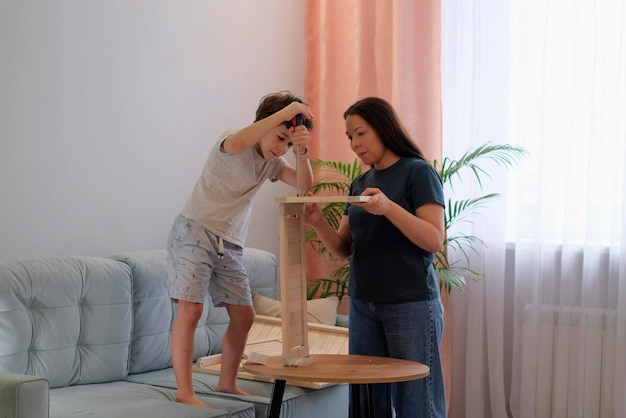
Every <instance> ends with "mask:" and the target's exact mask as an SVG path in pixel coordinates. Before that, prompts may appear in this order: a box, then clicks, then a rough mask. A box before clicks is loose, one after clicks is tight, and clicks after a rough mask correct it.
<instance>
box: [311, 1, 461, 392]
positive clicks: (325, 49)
mask: <svg viewBox="0 0 626 418" xmlns="http://www.w3.org/2000/svg"><path fill="white" fill-rule="evenodd" d="M306 8H307V10H306V16H307V17H306V26H307V27H306V44H307V51H306V52H307V67H306V68H307V74H306V93H305V96H306V99H307V101H308V102H309V104H310V105H311V108H312V109H313V112H314V113H315V116H316V119H315V129H314V131H313V134H312V141H311V145H310V148H311V155H312V157H313V158H321V159H324V160H336V161H344V162H352V161H353V160H354V158H355V155H354V153H353V152H352V150H351V149H350V145H349V142H348V140H347V138H346V135H345V125H344V121H343V112H344V111H345V110H346V109H347V108H348V106H350V105H351V104H352V103H354V102H355V101H356V100H358V99H360V98H364V97H367V96H379V97H382V98H384V99H386V100H388V101H389V102H390V103H391V104H392V105H393V106H394V108H395V109H396V111H397V112H398V115H399V116H400V118H401V119H402V121H403V123H404V124H405V126H406V128H407V130H408V132H409V133H410V134H411V136H412V137H413V139H414V140H415V142H416V144H417V145H418V146H419V147H420V149H421V150H422V152H423V153H424V155H425V156H426V158H427V159H429V160H433V159H441V81H440V80H441V75H440V40H441V36H440V0H411V1H408V0H308V1H307V6H306ZM314 257H315V256H314V254H313V253H312V252H311V253H309V254H308V258H309V260H310V261H309V262H308V263H307V265H308V270H307V276H308V277H309V278H317V277H330V272H332V270H333V266H332V265H329V264H328V263H326V264H324V263H323V262H320V260H319V258H314ZM442 297H443V299H444V304H447V303H446V302H447V295H445V294H444V295H442ZM340 312H342V313H345V312H346V307H345V305H344V306H342V307H340ZM445 321H446V323H449V321H448V311H447V310H446V317H445ZM442 355H443V361H444V374H445V375H446V387H447V391H449V383H450V379H449V378H448V376H450V370H449V364H450V360H449V355H450V333H449V331H448V329H446V330H445V331H444V344H443V348H442Z"/></svg>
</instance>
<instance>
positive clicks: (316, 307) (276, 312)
mask: <svg viewBox="0 0 626 418" xmlns="http://www.w3.org/2000/svg"><path fill="white" fill-rule="evenodd" d="M252 304H253V305H254V310H255V311H256V313H258V314H259V315H267V316H274V317H278V318H280V316H281V303H280V301H279V300H275V299H272V298H268V297H267V296H263V295H260V294H258V293H257V292H252ZM338 306H339V299H338V298H337V296H329V297H327V298H320V299H311V300H307V301H306V308H307V313H308V316H309V322H314V323H317V324H325V325H335V322H336V321H337V307H338Z"/></svg>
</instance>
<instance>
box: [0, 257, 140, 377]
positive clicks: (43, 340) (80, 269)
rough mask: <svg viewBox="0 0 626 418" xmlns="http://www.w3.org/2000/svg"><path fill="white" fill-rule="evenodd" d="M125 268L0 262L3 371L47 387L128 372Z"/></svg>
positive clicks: (70, 261)
mask: <svg viewBox="0 0 626 418" xmlns="http://www.w3.org/2000/svg"><path fill="white" fill-rule="evenodd" d="M131 296H132V283H131V271H130V268H128V266H127V265H125V264H123V263H119V262H117V261H114V260H110V259H103V258H96V257H41V258H30V259H16V260H8V261H0V370H2V371H6V372H10V373H21V374H28V375H37V376H41V377H45V378H46V379H47V380H48V382H49V385H50V387H51V388H54V387H62V386H69V385H76V384H87V383H103V382H110V381H116V380H120V379H123V378H124V377H125V376H126V375H127V370H128V359H129V353H130V351H129V350H130V341H131V329H132V297H131Z"/></svg>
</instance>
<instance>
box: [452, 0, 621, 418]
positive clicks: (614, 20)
mask: <svg viewBox="0 0 626 418" xmlns="http://www.w3.org/2000/svg"><path fill="white" fill-rule="evenodd" d="M625 3H626V1H624V0H596V1H592V0H506V1H505V0H500V1H484V0H442V2H441V9H442V10H441V19H442V20H441V23H442V52H441V53H442V103H443V107H442V119H443V154H444V155H445V156H448V157H452V158H454V157H458V156H460V155H461V154H462V153H463V152H465V151H466V150H467V149H469V148H474V147H476V146H477V145H480V144H482V143H484V142H488V141H491V142H496V143H511V144H517V145H521V146H523V147H525V148H526V149H527V150H528V151H529V153H530V158H528V159H527V160H526V161H522V163H521V164H519V165H518V166H516V167H515V168H514V169H513V170H512V171H511V172H505V171H502V170H500V169H498V168H497V167H488V170H489V171H490V172H491V173H496V175H494V176H493V182H491V183H489V184H486V185H485V188H488V189H489V190H488V191H489V192H500V193H502V194H503V197H502V198H500V199H498V200H497V201H495V202H494V203H493V204H490V205H488V206H487V207H485V208H484V210H483V211H482V213H481V214H480V215H478V216H476V217H474V218H473V219H472V223H470V224H466V225H465V226H464V228H467V229H468V231H469V232H471V233H473V234H474V235H478V236H481V237H483V238H484V239H485V241H486V242H487V248H485V249H483V250H481V251H480V254H479V255H476V256H472V260H471V264H472V267H473V268H474V269H476V270H478V271H481V272H482V273H484V276H483V277H481V278H480V279H479V280H478V281H475V282H471V283H469V286H468V288H467V289H466V290H465V291H464V292H462V293H460V292H453V295H452V298H451V311H452V323H451V324H450V323H448V324H447V326H451V327H452V347H453V348H452V358H453V363H452V393H451V396H450V402H451V405H450V416H451V417H469V418H471V417H480V418H483V417H496V418H499V417H506V416H512V417H543V416H546V417H560V416H563V417H578V416H580V417H585V418H587V417H626V384H625V379H624V377H623V376H624V375H626V168H625V167H626V164H625V161H626V4H625ZM478 192H479V190H478V186H477V185H476V184H473V183H472V182H470V181H467V182H463V183H462V184H458V185H455V190H454V193H455V195H456V196H459V195H460V196H462V197H463V196H476V195H477V193H478ZM447 193H451V191H447ZM563 312H565V313H566V314H567V315H565V314H564V313H563ZM595 313H602V315H603V316H599V317H598V318H600V319H597V320H596V319H593V317H592V315H591V314H595ZM594 321H596V322H594ZM553 323H554V324H553ZM585 324H588V325H589V327H588V328H589V330H588V331H584V330H582V328H584V327H583V325H585ZM605 328H608V329H609V332H605V331H604V329H605ZM594 353H600V356H599V357H600V358H601V359H600V360H598V361H600V363H598V364H595V363H593V362H592V361H591V360H588V357H592V355H593V354H594ZM548 354H549V355H548ZM549 359H552V360H549ZM564 359H566V360H564ZM562 381H565V382H566V383H565V384H563V383H562ZM559 385H560V386H559Z"/></svg>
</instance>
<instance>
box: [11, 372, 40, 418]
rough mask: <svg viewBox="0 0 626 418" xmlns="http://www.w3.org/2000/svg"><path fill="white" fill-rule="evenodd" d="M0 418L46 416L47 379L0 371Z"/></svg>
mask: <svg viewBox="0 0 626 418" xmlns="http://www.w3.org/2000/svg"><path fill="white" fill-rule="evenodd" d="M0 405H1V406H2V408H0V409H2V418H5V417H6V418H48V417H49V416H50V400H49V386H48V381H47V380H46V379H44V378H42V377H37V376H28V375H23V374H14V373H5V372H0Z"/></svg>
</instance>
